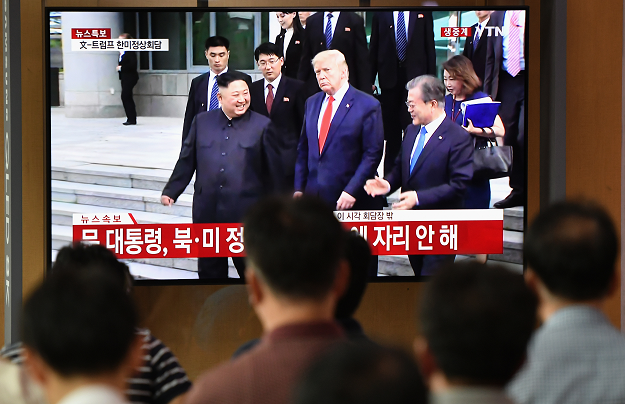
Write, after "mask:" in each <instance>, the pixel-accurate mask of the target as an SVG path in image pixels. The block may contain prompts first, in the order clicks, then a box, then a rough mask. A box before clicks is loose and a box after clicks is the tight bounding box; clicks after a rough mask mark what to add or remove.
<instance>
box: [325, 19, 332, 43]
mask: <svg viewBox="0 0 625 404" xmlns="http://www.w3.org/2000/svg"><path fill="white" fill-rule="evenodd" d="M331 45H332V13H328V23H327V24H326V49H330V46H331Z"/></svg>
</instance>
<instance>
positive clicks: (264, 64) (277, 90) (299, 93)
mask: <svg viewBox="0 0 625 404" xmlns="http://www.w3.org/2000/svg"><path fill="white" fill-rule="evenodd" d="M254 57H255V58H256V63H257V64H258V68H259V70H260V71H261V72H262V74H263V77H264V78H263V79H261V80H257V81H255V82H254V83H252V87H250V96H251V107H252V109H253V110H254V111H255V112H258V113H259V114H261V115H265V116H266V117H269V119H271V121H272V122H273V124H274V127H275V128H276V132H277V134H278V137H279V140H280V155H281V156H282V163H283V169H284V175H285V184H286V186H287V188H288V189H291V190H292V189H293V181H294V176H295V160H296V159H297V145H298V143H299V136H300V133H301V131H302V122H303V120H304V102H305V101H306V100H305V98H304V91H303V89H304V83H303V82H301V81H299V80H295V79H292V78H289V77H287V76H286V75H284V74H282V73H281V70H280V69H281V67H282V63H283V59H282V48H281V47H279V46H278V45H277V44H276V45H274V44H272V43H271V42H265V43H263V44H260V45H259V46H258V48H256V50H255V51H254Z"/></svg>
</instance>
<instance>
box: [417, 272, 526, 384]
mask: <svg viewBox="0 0 625 404" xmlns="http://www.w3.org/2000/svg"><path fill="white" fill-rule="evenodd" d="M536 306H537V303H536V298H535V296H534V295H533V294H532V293H531V291H530V290H529V289H528V288H527V286H526V285H525V282H524V280H523V277H522V276H520V275H517V274H514V273H512V272H510V271H508V270H506V269H505V268H503V267H500V266H496V265H492V266H491V265H489V266H486V265H483V264H478V263H476V262H468V263H459V264H453V265H451V266H448V267H443V268H441V269H440V270H439V271H438V272H437V273H436V275H435V276H433V277H432V279H431V281H430V282H429V283H428V284H427V286H426V288H425V292H424V295H423V300H422V303H421V316H420V323H421V332H422V334H423V336H424V337H425V339H426V340H427V343H428V348H429V350H430V352H431V354H432V355H433V356H434V360H435V362H436V365H437V366H438V368H439V369H440V370H441V371H442V372H443V374H444V375H445V376H446V377H447V379H448V380H449V381H450V382H452V383H453V382H460V383H463V384H472V385H484V386H503V385H505V384H506V383H507V382H508V381H509V380H510V379H511V378H512V376H513V375H514V373H515V372H516V371H517V370H518V368H519V367H520V366H521V364H522V362H523V360H524V357H525V353H526V347H527V343H528V341H529V338H530V336H531V334H532V331H533V329H534V326H535V322H536Z"/></svg>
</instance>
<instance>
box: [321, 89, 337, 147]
mask: <svg viewBox="0 0 625 404" xmlns="http://www.w3.org/2000/svg"><path fill="white" fill-rule="evenodd" d="M332 101H334V97H332V96H330V98H328V105H326V110H325V112H324V113H323V118H322V119H321V129H320V130H319V154H321V152H322V151H323V145H324V144H325V143H326V138H327V137H328V132H329V131H330V123H331V122H332Z"/></svg>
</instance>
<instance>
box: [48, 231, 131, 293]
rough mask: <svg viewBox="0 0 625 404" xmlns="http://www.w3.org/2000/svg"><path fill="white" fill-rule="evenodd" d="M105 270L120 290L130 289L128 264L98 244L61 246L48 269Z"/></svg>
mask: <svg viewBox="0 0 625 404" xmlns="http://www.w3.org/2000/svg"><path fill="white" fill-rule="evenodd" d="M98 270H101V271H106V272H108V273H110V274H111V275H112V276H113V278H114V279H115V280H116V282H117V283H118V284H119V287H120V289H121V290H123V291H126V292H127V293H129V292H130V291H131V290H132V284H133V278H132V275H131V274H130V270H129V268H128V265H126V264H125V263H123V262H121V261H119V260H118V259H117V257H116V256H115V254H114V253H113V252H112V251H111V250H109V249H108V248H106V247H104V246H103V245H100V244H83V243H75V244H73V245H71V246H65V247H63V248H61V249H60V250H59V252H58V254H57V255H56V259H55V262H54V264H52V268H50V271H51V272H52V273H53V274H57V273H65V272H83V271H98Z"/></svg>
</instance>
